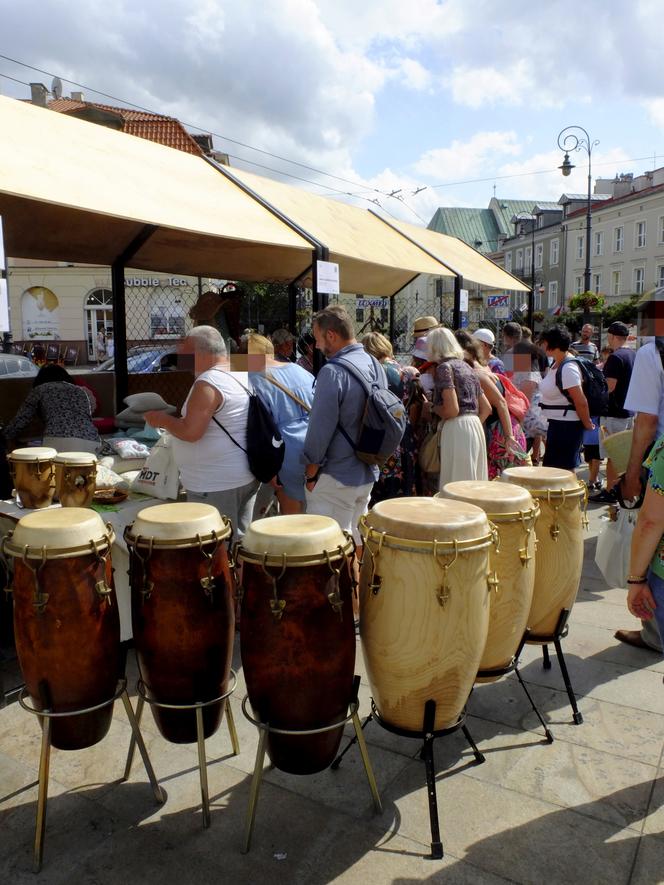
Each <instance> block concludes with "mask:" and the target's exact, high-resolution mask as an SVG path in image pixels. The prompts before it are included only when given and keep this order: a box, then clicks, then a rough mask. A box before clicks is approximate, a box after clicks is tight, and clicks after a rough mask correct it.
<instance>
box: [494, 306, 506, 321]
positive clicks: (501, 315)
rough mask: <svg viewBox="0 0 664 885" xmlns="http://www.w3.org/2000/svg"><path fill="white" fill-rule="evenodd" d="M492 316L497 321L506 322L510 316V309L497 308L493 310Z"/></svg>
mask: <svg viewBox="0 0 664 885" xmlns="http://www.w3.org/2000/svg"><path fill="white" fill-rule="evenodd" d="M493 315H494V316H495V318H496V319H497V320H508V319H509V316H510V309H509V307H497V308H496V309H495V310H494V312H493Z"/></svg>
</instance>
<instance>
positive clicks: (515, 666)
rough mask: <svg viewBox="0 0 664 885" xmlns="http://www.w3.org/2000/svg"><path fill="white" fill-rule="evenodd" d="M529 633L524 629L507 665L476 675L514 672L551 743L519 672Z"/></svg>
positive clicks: (480, 671) (547, 739)
mask: <svg viewBox="0 0 664 885" xmlns="http://www.w3.org/2000/svg"><path fill="white" fill-rule="evenodd" d="M529 635H530V631H529V630H526V632H525V633H524V634H523V638H522V639H521V642H520V643H519V647H518V648H517V650H516V652H515V654H514V657H513V658H512V662H511V663H510V664H508V665H507V667H500V668H497V669H491V670H479V671H478V673H477V675H478V677H486V678H498V677H500V676H507V674H508V673H514V674H515V675H516V678H517V679H518V680H519V684H520V685H521V688H522V689H523V690H524V692H525V694H526V697H527V698H528V700H529V701H530V706H531V707H532V708H533V712H534V713H535V715H536V716H537V718H538V719H539V721H540V725H541V726H542V728H543V729H544V736H545V738H546V742H547V744H552V743H553V735H552V734H551V732H550V730H549V728H548V726H547V724H546V722H545V721H544V719H543V718H542V714H541V713H540V711H539V710H538V708H537V706H536V704H535V701H534V700H533V698H532V696H531V694H530V692H529V691H528V688H527V686H526V683H525V682H524V681H523V679H522V677H521V673H520V672H519V657H520V655H521V652H522V651H523V646H524V645H525V644H526V642H528V636H529ZM549 666H551V665H550V664H549Z"/></svg>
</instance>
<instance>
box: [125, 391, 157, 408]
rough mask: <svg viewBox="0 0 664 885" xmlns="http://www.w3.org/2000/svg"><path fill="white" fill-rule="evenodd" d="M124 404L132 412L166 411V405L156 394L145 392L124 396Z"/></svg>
mask: <svg viewBox="0 0 664 885" xmlns="http://www.w3.org/2000/svg"><path fill="white" fill-rule="evenodd" d="M124 401H125V403H126V404H127V405H128V406H129V408H130V409H132V410H133V411H134V412H141V413H142V412H149V411H150V410H151V409H159V410H161V409H167V408H168V403H167V402H166V400H165V399H164V398H163V397H161V396H160V395H159V394H158V393H151V392H150V391H149V390H146V391H145V392H144V393H132V394H130V395H129V396H126V397H125V399H124Z"/></svg>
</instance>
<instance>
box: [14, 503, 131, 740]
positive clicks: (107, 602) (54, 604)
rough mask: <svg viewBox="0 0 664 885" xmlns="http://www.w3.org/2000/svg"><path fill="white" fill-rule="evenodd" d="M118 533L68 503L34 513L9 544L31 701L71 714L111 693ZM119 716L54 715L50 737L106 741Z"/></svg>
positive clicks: (116, 642) (116, 639)
mask: <svg viewBox="0 0 664 885" xmlns="http://www.w3.org/2000/svg"><path fill="white" fill-rule="evenodd" d="M113 539H114V535H113V530H112V528H111V527H110V526H105V525H104V523H103V521H102V519H101V517H100V516H99V514H98V513H95V512H94V511H92V510H82V509H78V508H69V509H67V510H61V509H53V510H42V511H38V512H36V513H29V514H27V515H26V516H24V517H23V519H21V520H20V521H19V522H18V524H17V526H16V528H15V530H14V531H13V533H11V534H10V535H9V536H8V537H7V538H6V539H5V541H4V543H3V551H4V553H5V554H6V555H9V556H11V557H12V558H13V560H14V579H13V596H14V632H15V636H16V651H17V655H18V659H19V663H20V665H21V670H22V672H23V678H24V679H25V684H26V687H27V689H28V692H29V694H30V696H31V698H32V703H33V705H34V706H35V708H36V709H38V710H48V711H50V712H53V713H66V712H67V711H68V710H80V709H84V708H87V707H93V706H95V705H96V704H100V703H103V702H104V701H107V700H109V698H112V697H113V695H114V693H115V690H116V686H117V681H118V678H119V677H120V676H122V675H123V674H121V673H120V672H119V668H120V659H121V658H120V619H119V616H118V606H117V602H116V599H115V590H114V589H113V573H112V569H111V558H110V551H111V544H112V543H113ZM112 715H113V705H112V704H109V705H107V706H105V707H103V708H102V709H100V710H97V711H95V712H93V713H86V714H84V715H79V716H71V717H69V716H67V717H64V718H59V717H56V718H54V719H52V720H51V722H52V726H51V727H52V732H51V743H52V744H53V746H54V747H59V748H60V749H61V750H78V749H81V748H82V747H89V746H92V744H96V743H97V742H98V741H100V740H101V739H102V738H103V737H104V736H105V735H106V733H107V732H108V729H109V727H110V724H111V718H112Z"/></svg>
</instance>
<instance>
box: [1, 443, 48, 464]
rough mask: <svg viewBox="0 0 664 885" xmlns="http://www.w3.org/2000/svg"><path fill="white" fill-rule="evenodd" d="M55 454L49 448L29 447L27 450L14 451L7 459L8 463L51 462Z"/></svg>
mask: <svg viewBox="0 0 664 885" xmlns="http://www.w3.org/2000/svg"><path fill="white" fill-rule="evenodd" d="M57 454H58V453H57V451H56V450H55V449H52V448H50V446H29V447H28V448H27V449H14V451H13V452H10V453H9V454H8V455H7V457H8V458H9V460H10V461H52V460H53V459H54V458H55V456H56V455H57Z"/></svg>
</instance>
